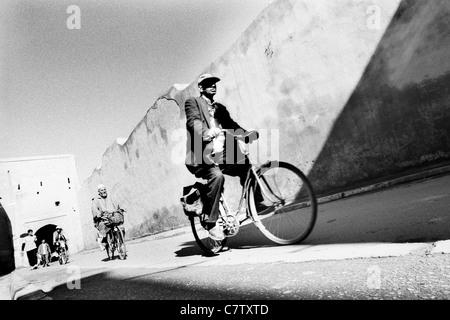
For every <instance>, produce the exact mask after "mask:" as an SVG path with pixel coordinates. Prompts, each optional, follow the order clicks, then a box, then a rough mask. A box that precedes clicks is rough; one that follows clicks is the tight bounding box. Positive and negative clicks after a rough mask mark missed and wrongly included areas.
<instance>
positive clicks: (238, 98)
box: [80, 0, 450, 247]
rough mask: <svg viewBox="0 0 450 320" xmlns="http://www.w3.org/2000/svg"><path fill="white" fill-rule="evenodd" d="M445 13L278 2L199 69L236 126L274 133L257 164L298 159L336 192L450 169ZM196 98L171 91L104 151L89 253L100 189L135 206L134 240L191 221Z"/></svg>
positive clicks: (325, 1) (439, 6)
mask: <svg viewBox="0 0 450 320" xmlns="http://www.w3.org/2000/svg"><path fill="white" fill-rule="evenodd" d="M449 15H450V3H449V2H448V1H446V0H434V1H419V0H371V1H361V0H340V1H329V0H278V1H274V2H272V3H271V4H270V5H269V6H268V7H267V8H266V9H265V10H264V11H263V12H262V13H261V14H260V15H259V16H258V17H257V18H256V19H255V21H254V22H253V23H252V24H251V25H250V26H249V27H248V28H247V30H246V31H245V32H244V33H243V35H242V36H241V37H240V38H239V39H238V40H237V41H236V42H235V43H234V44H233V45H232V46H231V47H230V48H229V50H228V51H227V52H225V53H224V55H223V56H222V57H220V58H219V59H217V60H216V61H214V62H213V63H212V64H211V65H209V66H208V68H206V70H203V71H204V72H210V73H213V74H216V75H218V76H219V77H221V78H222V81H221V82H220V83H219V88H218V95H217V100H220V101H221V102H222V103H224V104H225V105H227V106H228V109H229V110H230V113H231V115H232V116H233V118H235V119H236V120H238V122H239V123H240V124H241V125H242V126H243V127H244V128H248V129H249V128H255V129H258V130H260V131H261V132H264V133H267V135H265V138H266V140H265V141H264V143H261V145H263V144H265V143H269V144H270V147H269V149H270V150H271V152H259V153H258V155H259V160H261V161H263V160H264V159H269V158H274V157H276V158H279V159H281V160H285V161H288V162H291V163H293V164H295V165H296V166H298V167H299V168H300V169H302V170H304V171H305V172H306V173H308V175H309V177H310V179H311V180H312V183H313V184H314V187H315V188H316V190H317V192H318V193H319V194H325V193H330V192H334V191H336V190H342V189H347V188H351V187H352V186H354V185H356V184H363V183H369V182H370V181H373V180H376V179H380V178H385V177H388V176H390V175H392V174H396V173H400V172H402V171H404V170H406V169H420V167H422V166H425V165H427V164H430V163H436V162H440V161H448V160H449V158H450V143H449V142H450V141H449V137H450V132H449V131H450V126H449V125H448V123H450V122H449V120H450V119H449V117H450V112H449V108H450V104H449V89H448V88H450V86H449V79H450V78H449V74H450V73H449V71H450V59H448V56H449V53H450V26H449V21H450V19H449ZM200 73H202V72H199V74H200ZM197 94H198V92H197V91H196V85H195V79H193V82H192V83H191V84H190V85H188V86H187V87H185V88H184V87H183V88H180V87H173V88H171V89H170V90H169V91H168V92H167V94H166V95H164V96H163V97H161V98H160V99H159V100H158V101H157V102H156V103H155V104H154V106H153V107H152V108H151V109H150V110H149V111H148V113H147V115H146V116H145V117H144V119H143V120H142V121H141V122H140V123H139V124H138V125H137V127H136V129H135V130H134V131H133V132H132V133H131V135H130V137H129V138H128V140H127V141H126V142H125V143H124V144H117V143H114V144H112V145H111V147H110V148H109V149H108V150H107V151H106V152H105V154H104V157H103V162H102V166H101V168H99V169H98V170H95V171H94V173H93V175H92V176H91V177H90V178H89V179H88V180H87V181H86V182H85V183H84V185H83V188H82V190H81V193H80V202H81V203H82V205H81V207H82V210H83V212H84V214H85V216H86V219H84V220H85V226H84V230H85V243H86V245H87V247H89V246H91V245H92V243H93V239H94V235H95V233H94V230H93V227H92V219H91V217H90V200H91V199H92V198H93V197H94V196H95V194H96V187H97V185H98V184H99V183H104V184H106V185H107V186H108V187H109V190H110V193H111V194H112V196H114V197H115V198H116V199H117V200H118V201H119V202H121V203H123V205H124V206H125V207H127V209H128V215H127V218H126V219H127V220H126V224H125V226H126V228H127V230H128V235H129V236H131V237H134V236H141V235H145V234H148V233H154V232H158V231H162V230H165V229H168V228H175V227H178V226H181V225H185V224H187V219H186V217H185V216H184V214H183V213H182V211H181V207H180V205H179V197H180V195H181V189H182V187H183V186H184V185H187V184H188V183H191V182H193V181H194V179H193V177H192V176H191V175H190V174H189V173H188V172H187V170H186V169H185V167H184V165H183V155H184V138H185V137H184V134H185V133H184V128H185V114H184V101H185V100H186V99H187V97H188V96H190V95H197ZM261 149H263V148H261ZM258 150H260V149H258ZM274 150H275V151H274ZM227 183H228V182H227ZM229 183H230V187H227V191H229V192H230V194H232V195H233V197H234V195H237V193H238V190H239V187H238V185H237V184H236V183H235V181H231V182H229Z"/></svg>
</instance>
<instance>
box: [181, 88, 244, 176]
mask: <svg viewBox="0 0 450 320" xmlns="http://www.w3.org/2000/svg"><path fill="white" fill-rule="evenodd" d="M215 106H216V112H215V114H214V117H215V118H216V119H217V121H218V122H219V124H220V125H221V126H222V128H223V129H231V130H238V129H240V130H243V132H246V130H245V129H243V128H242V127H241V126H240V125H239V124H237V123H236V122H235V121H234V120H233V119H232V118H231V116H230V113H229V112H228V110H227V108H226V107H225V106H224V105H223V104H220V103H215ZM185 112H186V130H187V144H186V162H185V163H186V167H187V168H188V170H189V171H190V172H191V173H193V174H196V175H197V173H198V172H199V170H200V169H201V168H202V165H205V164H206V165H210V164H211V161H210V160H209V158H208V155H209V153H210V152H211V150H212V142H211V141H204V139H203V138H204V137H205V135H206V131H207V130H208V129H209V128H210V123H211V122H210V120H211V119H210V118H211V116H210V115H209V112H208V103H207V102H206V101H205V99H203V98H202V97H191V98H189V99H187V100H186V102H185Z"/></svg>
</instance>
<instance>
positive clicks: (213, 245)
mask: <svg viewBox="0 0 450 320" xmlns="http://www.w3.org/2000/svg"><path fill="white" fill-rule="evenodd" d="M189 220H190V222H191V229H192V233H193V234H194V238H195V241H196V242H197V244H198V246H199V247H200V249H202V250H203V252H204V253H206V254H207V255H213V254H217V253H219V252H220V251H221V250H222V249H223V247H224V246H225V244H226V243H227V238H225V239H223V240H213V239H211V238H210V237H209V233H208V231H207V230H206V229H205V228H203V226H202V225H201V223H200V217H189Z"/></svg>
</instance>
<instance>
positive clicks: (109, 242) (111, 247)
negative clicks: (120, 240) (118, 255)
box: [106, 230, 114, 260]
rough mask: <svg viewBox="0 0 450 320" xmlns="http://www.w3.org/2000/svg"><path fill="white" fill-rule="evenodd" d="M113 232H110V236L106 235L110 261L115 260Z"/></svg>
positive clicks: (107, 252)
mask: <svg viewBox="0 0 450 320" xmlns="http://www.w3.org/2000/svg"><path fill="white" fill-rule="evenodd" d="M112 233H113V230H109V231H108V234H107V235H106V243H107V248H106V254H107V255H108V258H109V259H110V260H114V236H113V234H112Z"/></svg>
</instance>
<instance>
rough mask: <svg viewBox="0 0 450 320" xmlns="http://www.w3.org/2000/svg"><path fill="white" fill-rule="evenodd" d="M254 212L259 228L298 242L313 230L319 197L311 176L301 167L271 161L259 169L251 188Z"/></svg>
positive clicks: (268, 234) (276, 239)
mask: <svg viewBox="0 0 450 320" xmlns="http://www.w3.org/2000/svg"><path fill="white" fill-rule="evenodd" d="M247 201H248V208H249V209H250V214H251V216H252V219H253V221H254V223H255V225H256V226H257V227H258V229H259V230H260V231H261V232H262V233H263V234H264V235H265V236H266V237H267V238H268V239H270V240H271V241H273V242H275V243H277V244H283V245H286V244H294V243H298V242H301V241H303V240H305V239H306V238H307V237H308V235H309V234H310V233H311V231H312V229H313V227H314V224H315V222H316V217H317V199H316V196H315V193H314V190H313V188H312V186H311V183H310V182H309V180H308V178H307V177H306V176H305V175H304V174H303V172H302V171H301V170H299V169H298V168H297V167H295V166H293V165H291V164H289V163H286V162H280V161H271V162H269V163H267V164H265V165H263V166H262V167H261V168H260V169H259V170H258V179H255V178H253V181H252V182H251V183H250V184H249V188H248V190H247Z"/></svg>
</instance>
